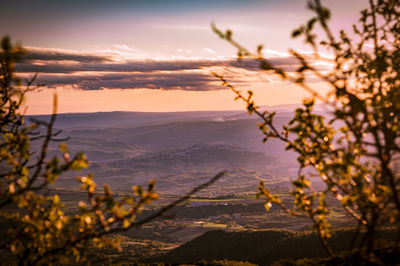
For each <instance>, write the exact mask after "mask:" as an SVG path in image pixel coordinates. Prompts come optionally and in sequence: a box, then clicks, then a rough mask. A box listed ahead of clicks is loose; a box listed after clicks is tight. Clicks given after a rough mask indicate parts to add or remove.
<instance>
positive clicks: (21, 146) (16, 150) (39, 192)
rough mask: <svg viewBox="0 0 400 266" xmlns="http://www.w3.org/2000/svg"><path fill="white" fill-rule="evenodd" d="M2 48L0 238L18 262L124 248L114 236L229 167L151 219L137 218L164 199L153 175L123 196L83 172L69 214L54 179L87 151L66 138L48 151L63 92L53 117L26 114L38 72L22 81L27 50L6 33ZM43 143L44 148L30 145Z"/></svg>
mask: <svg viewBox="0 0 400 266" xmlns="http://www.w3.org/2000/svg"><path fill="white" fill-rule="evenodd" d="M1 48H2V50H1V51H0V61H1V62H0V63H1V69H0V86H1V87H0V134H1V135H0V222H1V223H2V225H3V227H5V228H8V230H7V232H2V233H0V234H1V236H2V237H1V239H2V240H1V242H0V245H1V247H2V248H9V249H10V250H11V251H12V253H13V254H15V255H16V256H17V258H18V260H19V264H22V265H28V264H29V265H33V264H42V263H46V264H48V263H57V264H58V263H68V262H71V260H73V259H75V261H77V262H78V261H82V260H83V259H85V256H86V253H87V249H88V247H89V245H94V246H95V247H103V246H111V247H115V248H118V249H120V245H119V242H120V239H119V238H118V237H109V235H111V234H114V233H117V232H120V231H124V230H128V229H130V228H132V227H135V226H140V225H142V224H144V223H147V222H149V221H151V220H153V219H155V218H157V217H159V216H160V215H161V214H163V213H164V212H166V211H168V210H169V209H170V208H172V207H173V206H175V205H177V204H178V203H180V202H183V201H185V200H187V199H188V198H189V197H190V196H191V195H193V194H194V193H196V192H197V191H198V190H200V189H202V188H205V187H207V186H208V185H210V184H212V183H213V182H215V181H216V180H217V179H219V178H220V177H221V176H222V175H223V172H221V173H219V174H218V175H216V176H215V177H214V178H213V179H211V180H210V181H208V182H207V183H205V184H202V185H200V186H199V187H196V188H194V189H193V190H192V191H191V192H189V193H188V194H187V195H185V196H183V197H182V198H180V199H178V200H177V201H175V202H173V203H171V204H169V205H167V206H165V207H163V208H162V209H160V210H158V211H157V212H156V213H154V214H152V215H150V216H148V217H147V218H145V219H143V220H140V221H135V217H136V215H137V214H138V213H139V212H140V210H141V209H142V207H143V206H144V205H146V204H149V203H150V202H152V201H153V200H156V199H157V198H158V195H157V194H156V193H155V191H154V181H151V182H149V184H148V187H147V189H144V188H143V187H141V186H134V187H132V195H131V196H125V197H123V198H119V199H117V197H115V196H113V192H112V191H111V190H110V188H109V187H108V186H107V185H106V186H104V190H103V191H102V192H97V191H96V184H95V182H94V180H93V177H92V176H91V175H87V176H80V177H78V178H77V179H78V180H79V182H81V184H82V188H83V189H84V190H85V191H86V192H87V202H83V201H82V202H80V203H79V207H78V206H77V208H76V209H75V210H74V211H72V212H69V213H66V212H65V211H64V209H63V203H62V202H61V200H60V198H59V196H58V195H49V191H48V186H49V185H50V184H52V183H54V182H55V181H56V179H57V178H58V177H59V176H60V175H61V174H62V173H64V172H67V171H71V170H75V171H80V170H82V169H84V168H86V167H87V166H88V164H89V162H88V160H87V159H86V156H85V155H84V154H83V153H79V154H76V155H75V156H73V157H72V156H71V155H70V154H69V151H68V148H67V146H66V145H65V144H63V143H62V144H60V152H61V154H62V158H58V157H53V158H51V159H48V158H47V156H46V155H47V149H48V146H49V143H50V142H52V141H62V140H61V139H57V135H59V133H60V131H57V130H55V129H54V123H55V121H56V112H57V97H56V96H55V98H54V110H53V115H52V116H51V119H50V121H49V122H44V121H37V120H33V121H31V123H27V122H25V121H24V115H23V114H22V113H21V110H20V107H21V104H22V102H23V100H24V95H25V93H26V92H27V91H29V90H32V89H35V88H36V86H32V84H33V82H34V79H35V77H33V78H32V79H31V80H29V81H27V86H26V87H24V86H23V85H22V82H21V80H20V79H18V78H16V77H15V75H14V62H15V61H16V60H19V59H20V58H21V56H22V55H23V54H24V50H23V49H22V48H21V47H20V46H19V45H16V46H13V45H12V43H11V41H10V39H9V38H8V37H4V38H3V39H2V41H1ZM35 142H39V143H40V150H39V151H38V152H37V151H36V152H34V151H32V148H31V144H32V143H35Z"/></svg>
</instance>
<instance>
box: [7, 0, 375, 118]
mask: <svg viewBox="0 0 400 266" xmlns="http://www.w3.org/2000/svg"><path fill="white" fill-rule="evenodd" d="M0 2H1V10H2V15H1V16H0V36H3V35H6V34H8V35H9V36H10V37H11V38H12V40H14V41H17V40H18V41H21V42H22V44H23V46H24V47H25V48H26V49H27V50H28V51H29V54H28V55H27V56H26V61H25V62H24V63H22V64H19V65H18V66H17V71H18V72H19V75H20V76H21V77H29V76H31V75H33V74H34V73H38V75H39V78H38V81H39V82H41V83H44V84H46V85H47V87H43V88H41V89H40V90H38V91H35V92H31V93H29V94H28V99H27V103H26V104H27V106H28V111H27V112H28V114H44V113H49V112H50V111H51V102H52V95H53V93H54V92H57V94H58V96H59V108H58V109H59V110H58V111H59V112H61V113H64V112H97V111H188V110H232V109H242V108H243V103H238V102H235V101H234V100H233V98H234V95H233V93H232V92H230V91H229V90H226V88H224V87H222V86H221V85H220V82H218V81H217V80H216V79H215V78H214V77H213V76H212V75H211V74H210V70H214V71H216V72H218V73H221V74H223V75H225V77H227V78H228V79H229V80H230V81H231V82H232V84H234V85H235V86H237V87H238V88H241V89H243V90H248V89H252V90H254V92H255V95H256V100H257V103H258V104H260V105H275V104H285V103H297V102H300V101H301V99H302V98H303V97H305V96H307V93H305V92H304V91H302V90H301V89H300V88H297V87H295V86H293V85H291V84H288V83H286V82H282V81H281V80H280V79H279V78H277V77H273V76H269V75H265V74H262V73H259V71H258V70H257V65H256V64H254V63H252V62H243V63H240V62H237V61H236V60H235V54H236V51H235V49H234V48H233V47H231V46H230V45H229V44H228V43H226V42H224V41H223V40H221V39H219V38H218V37H217V36H216V35H215V34H214V33H213V32H212V30H211V27H210V24H211V22H214V23H215V24H216V25H217V27H219V28H220V29H223V30H225V29H227V28H229V29H231V30H232V31H233V32H234V34H233V36H234V38H235V39H236V40H237V41H239V42H240V43H241V44H243V45H244V46H246V47H248V48H249V49H251V50H255V49H256V47H257V45H258V44H264V46H265V50H264V53H265V56H266V57H267V58H270V59H271V60H272V62H273V63H275V64H276V65H279V66H282V67H284V68H285V69H287V70H288V71H291V70H294V69H295V67H296V61H295V60H294V59H293V58H290V57H289V56H288V54H287V51H288V49H289V48H295V49H297V50H299V51H302V52H307V51H310V49H309V48H308V47H306V46H305V45H304V44H303V43H302V41H301V39H299V40H293V39H291V37H290V35H291V32H292V30H293V29H294V28H296V27H297V26H299V25H300V24H301V23H304V22H305V21H306V20H307V19H308V18H310V17H311V15H312V13H311V12H310V11H308V10H307V9H306V8H305V6H306V1H305V0H214V1H210V0H202V1H191V0H163V1H162V0H155V1H153V0H149V1H145V0H113V1H107V0H96V1H95V0H89V1H88V0H86V1H82V0H69V1H54V0H52V1H51V0H37V1H29V0H13V1H5V0H0ZM367 2H368V1H367V0H353V1H348V0H346V1H345V0H335V1H323V3H326V4H327V6H328V7H330V8H331V10H332V13H333V20H332V21H331V24H332V27H333V29H334V30H336V31H337V30H339V29H342V28H344V29H347V30H349V31H350V29H351V25H352V24H353V23H355V22H356V21H357V18H358V12H359V10H360V9H361V8H363V7H365V6H366V5H367ZM322 65H323V62H322ZM314 85H315V86H316V87H320V88H321V90H323V85H322V84H318V82H315V84H314Z"/></svg>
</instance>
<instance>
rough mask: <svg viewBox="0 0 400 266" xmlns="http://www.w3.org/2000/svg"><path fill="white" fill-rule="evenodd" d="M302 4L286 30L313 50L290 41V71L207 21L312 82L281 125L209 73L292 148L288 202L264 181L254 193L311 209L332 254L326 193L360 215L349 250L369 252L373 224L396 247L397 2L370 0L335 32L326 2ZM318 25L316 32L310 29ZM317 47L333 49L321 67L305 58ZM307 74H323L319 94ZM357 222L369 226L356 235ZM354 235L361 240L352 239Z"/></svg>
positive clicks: (271, 70) (303, 211)
mask: <svg viewBox="0 0 400 266" xmlns="http://www.w3.org/2000/svg"><path fill="white" fill-rule="evenodd" d="M308 8H309V9H311V10H312V11H313V12H314V13H315V16H314V17H312V18H311V19H310V20H309V21H308V22H307V23H306V24H305V25H302V26H300V27H299V28H298V29H296V30H295V31H293V33H292V36H293V37H299V36H303V37H304V41H305V43H307V44H309V45H310V46H311V47H312V48H313V50H314V56H313V57H310V56H306V55H303V54H301V53H299V52H296V51H294V50H291V51H290V53H291V54H292V56H294V57H295V58H297V59H298V63H299V67H298V69H297V70H296V71H295V72H294V73H289V72H287V71H285V70H283V69H281V68H278V67H275V66H274V65H273V64H272V63H271V62H270V61H268V59H266V58H264V57H263V54H262V49H263V47H262V46H259V47H258V49H257V52H255V53H252V52H250V51H249V50H247V49H246V48H244V47H243V46H241V45H240V44H238V43H237V42H236V41H235V40H234V39H232V32H231V31H229V30H228V31H226V32H222V31H221V30H219V29H218V28H216V27H215V25H213V29H214V31H215V33H216V34H217V35H219V36H220V37H221V38H222V39H224V40H226V41H228V42H230V43H231V44H232V45H234V46H235V47H236V48H237V49H238V56H239V59H241V58H245V59H249V58H250V59H254V60H257V61H258V62H259V63H260V69H261V70H263V71H264V72H265V73H266V74H275V75H279V76H280V77H281V78H282V79H283V80H288V81H291V82H293V83H295V84H298V85H299V86H300V87H302V88H304V89H305V90H307V91H308V92H310V94H311V97H310V98H309V99H305V100H304V102H303V107H301V108H298V109H296V111H295V114H294V117H293V119H292V120H291V121H290V122H289V124H288V125H285V126H283V128H282V129H278V128H277V127H276V126H275V124H274V115H275V113H271V112H268V111H266V112H262V111H260V109H259V107H257V106H256V104H255V102H254V101H253V100H252V95H253V93H252V92H251V91H249V92H248V96H246V95H244V94H243V93H241V92H240V91H238V90H236V89H235V88H234V87H233V86H232V85H231V84H229V83H228V82H227V81H226V80H225V79H224V77H222V76H220V75H218V74H216V73H214V75H216V76H217V77H218V78H219V79H220V80H222V81H223V84H224V85H225V86H228V87H229V88H230V89H232V90H233V91H234V92H235V93H236V95H237V99H241V100H243V101H244V102H245V103H246V104H247V110H248V111H249V113H250V114H252V113H255V114H256V115H257V116H259V117H260V118H261V119H262V122H261V123H260V124H259V128H260V130H261V131H262V132H263V133H264V136H265V138H264V142H265V141H268V140H269V139H270V138H275V139H279V140H281V141H283V142H285V143H286V145H287V146H286V149H287V150H291V151H294V152H296V153H297V155H298V157H297V160H298V162H299V164H300V169H299V172H298V176H297V179H296V180H295V181H294V182H293V186H294V188H293V191H292V195H293V197H294V208H293V209H288V208H287V207H286V206H284V205H283V204H282V203H281V201H280V199H279V198H278V197H276V196H274V195H273V194H271V192H270V191H269V190H268V189H267V188H266V187H265V186H264V184H263V183H262V182H261V183H260V186H259V196H260V197H265V199H266V203H265V204H266V208H267V209H268V208H270V207H271V206H272V204H278V205H280V206H281V207H282V208H284V209H285V210H287V211H288V212H290V213H293V214H295V215H306V216H307V217H309V218H310V219H311V220H312V222H313V229H314V230H316V231H317V232H318V233H319V235H320V237H321V240H322V243H323V244H324V246H325V248H326V250H327V251H328V252H329V254H330V255H333V251H332V250H331V249H330V248H329V246H328V243H327V239H328V238H330V237H331V235H332V233H333V231H332V227H331V225H330V224H329V222H328V215H329V213H330V208H329V205H328V203H327V201H326V197H332V196H333V197H335V198H336V199H337V200H338V201H339V202H340V203H341V205H342V206H343V208H344V209H345V210H346V211H347V213H348V214H349V215H350V216H351V217H353V218H354V220H355V221H356V223H357V228H356V229H357V230H356V233H355V235H354V237H353V239H352V240H351V243H350V245H349V250H351V249H353V248H354V247H355V243H358V244H357V247H358V253H359V254H363V255H366V256H367V258H368V259H371V260H373V257H374V254H373V249H374V248H375V247H376V241H375V240H376V237H375V236H376V232H377V231H378V230H379V229H380V228H382V227H385V226H392V227H395V228H396V234H397V235H398V240H397V242H396V244H395V248H394V252H396V251H397V248H398V246H399V244H400V191H399V186H400V184H399V182H400V175H399V169H398V158H399V152H400V146H399V136H400V74H399V70H400V2H399V1H396V0H370V1H369V7H368V8H367V9H365V10H362V11H361V13H360V14H361V16H360V19H359V23H358V24H357V25H354V26H353V30H354V33H353V34H352V35H348V34H347V33H346V32H345V31H343V30H342V31H340V33H339V34H337V35H335V34H334V33H333V32H332V31H331V29H330V27H329V25H328V21H329V19H330V12H329V10H328V9H327V8H326V7H324V6H323V5H321V3H320V1H319V0H310V1H308ZM316 27H319V32H320V34H317V33H315V32H316V30H315V28H316ZM321 50H323V51H327V52H329V53H330V54H331V55H332V56H333V59H332V60H331V64H332V67H331V69H330V70H328V71H322V70H320V69H318V67H317V66H315V65H313V64H312V62H311V60H318V59H321V55H320V53H319V51H321ZM325 60H327V59H325ZM308 77H317V78H318V79H319V80H322V81H324V82H325V83H327V84H328V85H329V86H330V88H331V89H330V92H329V93H328V94H327V95H326V96H325V95H322V94H320V93H319V92H318V90H316V89H314V88H313V87H312V86H311V85H310V82H308V81H307V78H308ZM316 100H318V101H322V102H323V103H324V105H325V106H326V107H327V108H328V109H329V110H330V111H329V112H330V115H329V117H328V116H324V115H321V114H318V113H316V112H315V111H314V105H315V101H316ZM308 169H312V172H311V173H317V174H318V176H319V177H320V178H321V180H322V181H323V182H324V183H325V185H326V188H325V189H324V190H322V191H316V190H315V189H314V188H313V185H312V182H311V180H310V176H311V175H312V174H309V173H306V171H305V170H308ZM361 231H365V232H366V233H365V234H362V235H363V237H362V238H361V236H360V235H361V234H360V232H361ZM358 238H359V240H360V241H356V240H357V239H358Z"/></svg>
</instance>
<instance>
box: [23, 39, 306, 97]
mask: <svg viewBox="0 0 400 266" xmlns="http://www.w3.org/2000/svg"><path fill="white" fill-rule="evenodd" d="M27 51H28V53H27V55H26V56H25V58H24V61H23V62H22V63H19V64H17V66H16V70H17V72H18V73H20V74H22V75H33V74H35V73H37V74H38V79H37V82H39V83H42V84H45V85H46V86H47V87H49V88H56V87H66V86H68V87H72V88H75V89H81V90H101V89H157V90H190V91H207V90H219V89H225V87H223V86H221V85H220V82H219V81H218V80H217V79H216V78H215V77H214V76H213V75H212V74H211V73H210V71H211V70H216V71H217V72H218V73H221V74H223V75H225V76H226V77H227V78H228V79H229V80H231V81H232V82H233V83H237V84H246V83H249V84H250V83H251V82H257V81H262V82H269V81H270V79H269V78H267V77H266V74H263V75H260V70H259V63H258V62H256V61H254V60H241V61H238V60H236V59H218V60H216V59H213V60H211V59H185V60H184V59H180V60H123V59H122V58H119V57H117V56H116V55H115V54H112V53H89V52H74V51H68V50H62V49H46V48H32V47H31V48H27ZM269 60H270V62H271V63H273V64H274V65H275V66H279V67H282V68H284V69H285V70H286V71H295V69H296V68H297V67H298V62H297V60H296V59H295V58H293V57H291V56H274V57H271V58H269ZM263 76H264V77H263Z"/></svg>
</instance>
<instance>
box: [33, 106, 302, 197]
mask: <svg viewBox="0 0 400 266" xmlns="http://www.w3.org/2000/svg"><path fill="white" fill-rule="evenodd" d="M293 108H294V106H281V107H275V109H279V110H280V111H279V112H278V113H277V115H276V117H275V123H276V126H277V127H278V128H279V127H281V126H282V125H283V124H286V123H288V121H289V120H290V118H291V116H292V114H291V110H293ZM27 118H28V120H29V118H31V117H27ZM34 118H35V119H42V120H46V119H48V118H49V116H35V117H34ZM259 121H260V120H259V119H257V117H256V116H249V115H248V114H247V113H246V112H240V111H217V112H213V111H209V112H174V113H141V112H110V113H87V114H60V115H58V117H57V122H56V128H59V129H61V130H62V131H63V133H62V137H69V140H68V141H67V142H66V144H67V145H68V147H69V150H70V152H71V154H75V153H77V152H81V151H82V152H85V154H86V155H87V157H88V159H89V160H90V161H91V167H90V168H89V169H88V170H86V171H85V172H84V173H88V172H92V173H94V175H95V180H96V182H98V183H99V184H103V183H108V184H110V185H111V186H112V187H115V188H117V189H127V188H130V186H131V185H134V184H145V183H146V182H147V181H148V180H149V179H151V178H154V179H156V180H157V185H158V189H159V190H160V191H164V192H166V193H169V194H180V193H183V192H184V191H186V190H187V189H190V188H191V187H193V186H195V185H197V184H199V183H200V181H206V180H207V179H208V178H210V177H212V176H213V175H215V174H216V173H218V172H219V171H221V170H227V171H228V174H227V177H226V178H229V177H230V178H233V177H234V178H235V182H230V183H229V182H228V188H227V189H225V190H222V185H221V187H220V189H214V190H212V191H214V192H215V193H216V194H218V195H220V194H221V193H222V192H223V191H226V192H227V193H228V192H229V193H230V192H235V193H243V192H254V191H255V190H256V186H257V183H258V180H259V179H266V180H267V181H268V178H271V179H274V183H276V184H284V183H286V182H287V180H288V178H289V177H290V176H293V175H295V174H296V171H297V163H296V160H295V157H294V154H293V153H290V152H287V151H285V144H284V143H282V142H280V141H278V140H274V139H272V140H270V141H268V142H267V143H266V144H262V139H263V134H262V133H261V132H260V130H259V129H258V126H257V123H258V122H259ZM49 155H50V156H53V155H61V154H60V152H59V151H58V143H53V144H52V145H51V146H50V148H49ZM73 175H76V174H71V173H70V174H69V175H68V176H63V177H62V178H61V180H60V181H59V182H57V185H56V186H60V187H66V186H67V187H70V186H73V185H74V184H75V185H77V183H76V181H75V180H74V178H73ZM240 176H242V177H240ZM279 178H281V180H277V179H279ZM221 184H222V183H221ZM229 186H231V187H230V188H229Z"/></svg>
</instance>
